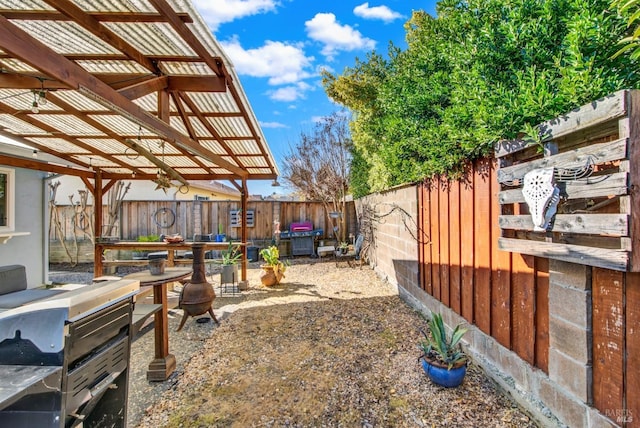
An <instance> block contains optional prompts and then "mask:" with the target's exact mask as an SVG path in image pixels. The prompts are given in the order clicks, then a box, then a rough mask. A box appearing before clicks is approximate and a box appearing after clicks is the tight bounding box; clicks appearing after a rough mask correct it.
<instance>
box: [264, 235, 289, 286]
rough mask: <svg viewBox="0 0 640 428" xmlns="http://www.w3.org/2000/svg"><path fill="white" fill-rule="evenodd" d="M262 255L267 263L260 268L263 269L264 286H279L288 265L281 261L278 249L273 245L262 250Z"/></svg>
mask: <svg viewBox="0 0 640 428" xmlns="http://www.w3.org/2000/svg"><path fill="white" fill-rule="evenodd" d="M260 255H261V256H262V258H263V259H264V261H265V264H263V265H261V266H260V267H261V268H262V272H261V273H260V281H261V282H262V285H265V286H267V287H270V286H272V285H276V284H279V283H280V280H282V278H284V271H285V270H286V269H287V265H286V263H284V262H282V261H281V260H280V252H279V251H278V247H276V246H275V245H272V246H270V247H268V248H263V249H262V250H260Z"/></svg>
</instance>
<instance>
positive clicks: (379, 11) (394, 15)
mask: <svg viewBox="0 0 640 428" xmlns="http://www.w3.org/2000/svg"><path fill="white" fill-rule="evenodd" d="M353 13H354V14H355V15H356V16H359V17H360V18H364V19H379V20H381V21H384V22H385V23H389V22H393V21H395V20H396V19H400V18H402V15H401V14H400V13H398V12H394V11H393V10H391V9H389V8H388V7H387V6H374V7H369V3H368V2H367V3H362V4H361V5H359V6H356V7H355V8H354V9H353Z"/></svg>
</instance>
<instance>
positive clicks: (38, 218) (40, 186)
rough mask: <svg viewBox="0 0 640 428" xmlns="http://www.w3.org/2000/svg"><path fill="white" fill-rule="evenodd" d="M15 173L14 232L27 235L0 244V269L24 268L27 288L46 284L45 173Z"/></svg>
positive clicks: (16, 170)
mask: <svg viewBox="0 0 640 428" xmlns="http://www.w3.org/2000/svg"><path fill="white" fill-rule="evenodd" d="M5 168H9V169H13V170H14V171H15V232H29V235H22V236H14V237H12V238H10V239H9V240H8V241H7V242H6V243H4V244H0V265H2V266H5V265H13V264H18V265H23V266H25V268H26V271H27V283H28V286H29V288H34V287H40V286H42V285H44V284H45V283H46V280H47V276H48V268H47V266H46V265H45V262H44V260H47V257H45V256H46V254H45V252H46V251H47V249H46V246H45V245H44V237H45V236H46V233H45V227H46V226H45V219H47V217H46V216H45V212H46V205H45V204H46V202H45V201H46V195H45V192H44V189H45V186H46V181H45V178H46V173H43V172H40V171H32V170H28V169H21V168H10V167H5Z"/></svg>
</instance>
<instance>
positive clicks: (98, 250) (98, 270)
mask: <svg viewBox="0 0 640 428" xmlns="http://www.w3.org/2000/svg"><path fill="white" fill-rule="evenodd" d="M102 195H103V193H102V171H100V170H99V169H98V170H97V171H96V175H95V183H94V186H93V206H94V207H93V215H94V218H93V221H94V225H95V228H94V230H95V232H94V233H95V237H94V247H93V276H94V277H96V278H97V277H99V276H102V247H99V246H97V245H95V242H96V240H97V239H98V238H100V237H101V236H102Z"/></svg>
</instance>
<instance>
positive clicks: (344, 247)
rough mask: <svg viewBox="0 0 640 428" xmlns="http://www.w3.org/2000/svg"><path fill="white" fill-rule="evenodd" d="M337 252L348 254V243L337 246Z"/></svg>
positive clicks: (343, 242)
mask: <svg viewBox="0 0 640 428" xmlns="http://www.w3.org/2000/svg"><path fill="white" fill-rule="evenodd" d="M338 251H339V252H340V254H347V253H348V252H349V243H348V242H345V241H342V242H341V243H340V245H339V246H338Z"/></svg>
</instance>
